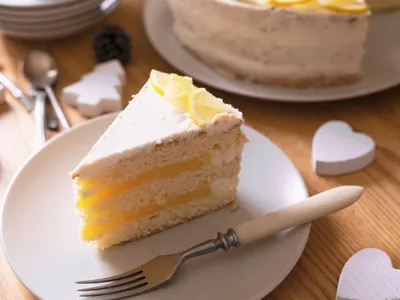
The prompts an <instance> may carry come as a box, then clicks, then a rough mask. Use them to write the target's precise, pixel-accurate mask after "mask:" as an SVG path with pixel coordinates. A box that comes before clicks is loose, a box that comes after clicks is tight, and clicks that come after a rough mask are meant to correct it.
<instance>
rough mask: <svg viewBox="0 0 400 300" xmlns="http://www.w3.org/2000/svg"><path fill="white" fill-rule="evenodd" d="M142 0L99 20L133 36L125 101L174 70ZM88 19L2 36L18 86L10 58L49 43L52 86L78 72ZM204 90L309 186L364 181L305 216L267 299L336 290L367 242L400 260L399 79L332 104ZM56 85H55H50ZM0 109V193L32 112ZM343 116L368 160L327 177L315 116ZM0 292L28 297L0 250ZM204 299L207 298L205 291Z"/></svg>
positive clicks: (29, 137) (88, 61) (88, 55)
mask: <svg viewBox="0 0 400 300" xmlns="http://www.w3.org/2000/svg"><path fill="white" fill-rule="evenodd" d="M142 4H143V1H139V0H135V1H128V0H125V1H122V3H121V5H120V6H119V7H118V8H117V9H116V11H114V13H113V14H112V15H110V16H109V18H108V19H107V20H106V22H107V23H112V24H119V25H121V26H122V27H123V28H124V29H125V30H126V31H127V32H129V34H130V35H131V36H132V39H133V45H134V49H133V56H134V60H133V62H132V63H131V64H129V66H128V67H127V73H128V74H127V76H128V85H127V87H126V89H125V102H127V101H128V99H129V98H130V95H132V94H134V93H136V92H137V91H138V90H139V88H140V87H141V86H142V85H143V84H144V82H145V81H146V79H147V78H148V75H149V72H150V70H151V69H152V68H155V69H159V70H163V71H171V72H176V70H174V69H173V68H172V67H171V66H169V65H168V64H167V63H166V62H164V61H163V60H162V59H161V58H160V57H159V56H158V55H157V53H156V52H155V51H154V50H153V48H152V47H151V45H150V44H149V42H148V40H147V39H146V37H145V34H144V30H143V26H142V23H141V8H142ZM101 26H102V24H99V25H98V26H97V27H96V28H92V29H90V30H89V31H87V32H85V33H82V34H80V35H79V36H75V37H72V38H68V39H65V40H61V41H54V42H46V43H38V42H31V43H28V42H22V41H18V40H13V39H9V38H6V37H4V36H1V35H0V64H2V65H3V67H4V72H5V73H6V75H8V76H9V77H10V78H12V79H14V80H15V81H16V82H18V83H19V84H21V85H23V86H24V87H25V88H26V84H25V82H24V80H23V78H22V76H21V74H20V72H19V69H18V62H19V60H20V59H21V58H22V57H23V55H24V54H25V53H26V51H27V50H28V49H32V48H41V49H45V50H47V51H50V52H51V53H52V54H53V55H54V56H55V58H56V59H57V61H58V63H59V66H60V69H61V78H60V80H59V84H58V88H61V87H63V86H65V85H67V84H70V83H72V82H74V81H77V80H78V79H79V78H80V76H81V75H83V74H84V73H86V72H89V71H90V70H91V68H92V67H93V66H94V64H95V60H94V57H93V54H92V50H91V41H92V37H93V35H94V33H95V32H96V31H97V30H98V29H99V28H101ZM211 91H212V92H214V93H215V94H217V95H218V96H220V97H222V98H223V99H225V100H227V101H229V102H231V103H232V104H233V105H235V106H237V107H238V108H239V109H240V110H242V112H243V113H244V116H245V118H246V122H247V124H248V125H250V126H252V127H254V128H255V129H257V130H259V131H260V132H262V133H263V134H265V135H266V136H268V137H269V138H270V139H271V140H273V141H274V142H275V143H276V144H278V145H279V146H280V147H281V148H282V149H283V150H284V151H285V152H286V153H287V154H288V156H289V157H290V158H291V159H292V160H293V162H294V163H295V165H296V166H297V167H298V168H299V169H300V171H301V173H302V175H303V177H304V179H305V181H306V184H307V186H308V188H309V191H310V193H311V194H314V193H317V192H320V191H323V190H325V189H327V188H331V187H334V186H337V185H344V184H358V185H363V186H365V187H366V192H365V196H364V197H363V199H362V201H360V202H359V203H357V204H356V205H354V206H352V207H350V208H348V209H346V210H345V211H343V212H339V213H336V214H334V215H331V216H329V217H327V218H324V219H321V220H318V221H316V222H313V225H312V230H311V234H310V238H309V241H308V244H307V247H306V250H305V251H304V254H303V255H302V257H301V259H300V261H299V263H298V264H297V266H296V267H295V268H294V270H293V271H292V272H291V273H290V275H289V276H288V277H287V278H286V279H285V280H284V282H283V283H282V284H280V285H279V286H278V287H277V288H276V290H275V291H273V292H272V293H271V294H270V295H269V296H267V297H266V299H280V300H289V299H302V300H304V299H307V300H311V299H316V300H317V299H318V300H323V299H329V300H331V299H334V297H335V295H336V287H337V282H338V278H339V275H340V272H341V269H342V267H343V265H344V263H345V262H346V261H347V259H348V258H349V257H350V256H351V255H352V254H353V253H355V252H356V251H358V250H360V249H362V248H365V247H376V248H380V249H382V250H384V251H386V252H387V253H388V254H389V255H390V256H391V258H392V260H393V263H394V265H395V266H397V267H400V251H399V245H400V218H399V213H400V88H395V89H392V90H389V91H385V92H382V93H379V94H375V95H371V96H368V97H364V98H362V99H355V100H349V101H342V102H336V103H321V104H285V103H275V102H266V101H258V100H252V99H248V98H244V97H240V96H235V95H231V94H227V93H222V92H220V91H217V90H213V89H211ZM58 92H59V89H58ZM8 103H9V106H2V107H1V110H0V139H1V146H0V163H1V169H0V196H2V195H3V194H4V192H5V189H6V187H7V185H8V184H9V183H10V181H11V179H12V177H13V175H14V174H15V172H16V171H17V170H18V168H19V167H21V165H22V164H23V162H24V161H25V160H26V159H27V158H28V157H29V155H30V154H31V153H32V150H33V145H34V129H33V128H34V127H33V121H32V118H31V117H30V115H29V114H28V113H27V111H25V109H24V108H23V107H22V106H21V105H20V104H19V103H18V102H17V101H15V100H14V99H12V98H11V97H8ZM64 109H65V111H66V112H67V114H68V117H69V119H70V120H71V121H72V122H73V123H74V124H77V123H80V122H83V121H84V119H83V118H82V117H80V116H79V115H78V114H77V113H76V112H75V111H74V110H73V109H71V108H69V107H66V106H64ZM332 119H341V120H345V121H347V122H349V123H350V124H351V125H352V126H353V127H354V128H355V130H359V131H363V132H365V133H367V134H368V135H370V136H371V137H373V138H374V139H375V141H376V143H377V151H376V160H375V162H374V163H373V164H372V165H371V166H370V167H368V168H367V169H365V170H363V171H360V172H357V173H355V174H351V175H346V176H337V177H331V178H323V177H319V176H317V175H316V174H314V173H313V171H312V169H311V164H310V154H311V140H312V137H313V134H314V132H315V130H316V129H317V128H318V126H320V125H321V124H322V123H323V122H325V121H328V120H332ZM0 299H3V300H18V299H34V297H33V296H32V294H31V293H30V292H29V291H28V290H27V289H26V288H25V287H24V286H23V285H22V284H21V283H20V282H19V281H18V279H17V278H16V277H15V275H14V273H13V272H12V271H11V269H10V267H9V266H8V263H7V261H6V259H5V258H4V255H3V254H2V253H1V251H0ZM210 300H211V299H210Z"/></svg>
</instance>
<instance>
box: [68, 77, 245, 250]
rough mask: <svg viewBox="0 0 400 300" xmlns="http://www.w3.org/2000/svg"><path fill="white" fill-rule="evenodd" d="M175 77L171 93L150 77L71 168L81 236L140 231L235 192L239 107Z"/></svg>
mask: <svg viewBox="0 0 400 300" xmlns="http://www.w3.org/2000/svg"><path fill="white" fill-rule="evenodd" d="M157 74H159V75H160V74H161V76H164V78H165V76H166V74H164V73H157ZM169 76H174V75H169ZM175 78H178V85H177V86H176V89H175V91H176V92H177V93H172V95H171V94H170V95H169V96H168V97H170V98H168V97H167V95H166V94H164V95H161V94H160V91H158V90H157V87H156V86H154V84H153V83H152V82H151V81H150V80H149V82H147V83H146V85H145V86H144V87H143V88H142V90H141V91H140V92H139V93H138V95H136V96H135V97H134V98H133V99H132V100H131V101H130V103H129V104H128V106H127V107H126V108H125V110H124V111H122V112H121V113H120V114H119V116H118V117H117V118H116V119H115V121H114V122H113V123H112V124H111V125H110V127H109V128H108V129H107V130H106V132H105V133H104V134H103V135H102V137H101V138H100V139H99V140H98V142H97V143H96V144H95V145H94V146H93V148H92V149H91V151H90V152H89V153H88V155H87V156H86V157H85V158H84V159H83V160H82V162H81V163H80V164H79V165H78V166H77V167H76V169H75V170H74V171H73V172H72V173H71V177H72V178H73V182H74V186H75V191H76V206H77V209H78V211H79V214H80V215H81V221H82V225H81V238H82V239H83V240H84V241H89V242H91V243H93V244H95V245H97V246H98V247H99V248H101V249H103V248H107V247H110V246H112V245H114V244H119V243H121V242H125V241H130V240H137V239H141V238H143V237H146V236H149V235H151V234H154V233H156V232H158V231H162V230H165V229H167V228H169V227H171V226H174V225H177V224H179V223H183V222H186V221H188V220H190V219H192V218H195V217H198V216H201V215H204V214H206V213H208V212H211V211H214V210H217V209H219V208H221V207H224V206H226V205H228V204H230V203H232V201H234V200H235V197H236V187H237V184H238V173H239V170H240V161H241V153H242V149H243V146H244V144H245V143H246V141H247V140H246V137H245V136H244V134H243V133H242V131H241V124H242V123H243V116H242V113H241V112H240V111H239V110H237V109H235V108H233V107H232V106H230V105H228V104H225V103H223V102H222V100H220V99H217V98H214V97H213V96H212V95H211V94H209V93H208V92H207V91H206V90H204V89H199V88H197V87H195V86H194V85H193V84H192V82H191V79H188V80H189V81H188V82H189V83H188V84H186V83H185V82H183V79H182V77H179V76H175ZM182 82H183V83H182ZM181 83H182V84H183V85H184V86H186V90H185V93H186V94H185V93H181V91H183V90H184V89H182V88H181V86H179V85H180V84H181ZM168 85H171V84H170V83H168ZM188 87H189V89H187V88H188ZM188 91H189V92H188ZM162 93H164V92H162ZM165 93H166V92H165ZM190 93H191V94H190ZM196 93H197V94H196ZM194 94H196V95H198V96H200V97H198V101H197V102H196V103H193V101H194V96H193V95H194ZM206 100H207V103H205V102H204V103H203V102H202V101H206ZM186 101H187V103H186ZM193 105H197V106H193ZM214 105H215V106H214ZM210 107H211V110H210ZM203 117H204V119H201V118H203Z"/></svg>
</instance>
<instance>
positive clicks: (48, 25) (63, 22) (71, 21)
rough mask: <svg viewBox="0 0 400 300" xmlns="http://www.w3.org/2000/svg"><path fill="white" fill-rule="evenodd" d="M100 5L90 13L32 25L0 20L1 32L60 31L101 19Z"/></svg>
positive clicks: (86, 12)
mask: <svg viewBox="0 0 400 300" xmlns="http://www.w3.org/2000/svg"><path fill="white" fill-rule="evenodd" d="M100 5H101V3H99V5H98V6H97V7H95V8H93V9H91V10H89V11H85V12H82V13H79V14H75V15H74V16H71V17H69V18H62V19H53V20H51V21H37V22H33V23H31V21H28V22H10V21H3V20H1V19H0V29H1V30H14V31H22V32H46V31H50V30H51V31H52V30H58V29H65V28H69V27H70V26H74V25H75V24H80V23H84V22H86V21H90V20H93V19H96V18H98V17H99V15H101V14H104V12H103V11H102V10H101V9H100V8H99V7H100ZM28 19H29V18H28Z"/></svg>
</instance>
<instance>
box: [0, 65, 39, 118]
mask: <svg viewBox="0 0 400 300" xmlns="http://www.w3.org/2000/svg"><path fill="white" fill-rule="evenodd" d="M0 83H1V84H2V85H4V87H5V88H6V89H7V90H8V91H9V92H10V93H11V95H12V96H13V97H14V98H16V99H18V100H19V101H21V103H22V104H23V105H24V106H25V108H26V109H27V110H28V111H32V110H33V107H34V105H33V101H32V100H31V99H30V98H29V97H28V96H27V95H26V94H25V93H24V92H23V91H22V90H21V89H20V88H19V87H18V86H17V85H16V84H15V83H14V82H13V81H11V80H10V79H8V78H7V77H6V76H5V75H4V74H3V73H1V72H0Z"/></svg>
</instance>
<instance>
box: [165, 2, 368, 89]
mask: <svg viewBox="0 0 400 300" xmlns="http://www.w3.org/2000/svg"><path fill="white" fill-rule="evenodd" d="M168 1H169V6H170V9H171V12H172V15H173V19H174V32H175V35H176V36H177V38H178V40H179V41H180V42H181V43H182V44H183V45H184V46H186V47H187V48H188V49H189V50H191V51H192V52H193V53H194V54H195V55H196V56H197V57H199V58H200V59H201V60H203V61H204V62H206V63H207V64H209V65H210V66H212V67H213V68H214V69H216V70H217V71H220V72H223V73H225V74H229V75H233V76H235V77H237V78H241V79H245V80H250V81H254V82H258V83H266V84H272V85H283V86H298V87H305V86H330V85H339V84H347V83H352V82H355V81H357V80H358V79H359V78H360V77H361V75H362V70H361V62H362V58H363V55H364V42H365V39H366V34H367V31H368V28H369V25H368V24H369V18H370V12H369V8H368V6H367V5H366V3H365V2H364V1H363V0H270V1H268V0H246V2H245V1H243V0H242V1H240V0H168Z"/></svg>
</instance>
